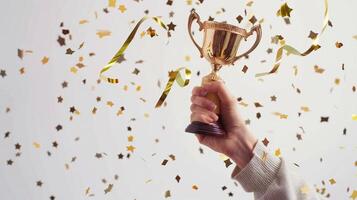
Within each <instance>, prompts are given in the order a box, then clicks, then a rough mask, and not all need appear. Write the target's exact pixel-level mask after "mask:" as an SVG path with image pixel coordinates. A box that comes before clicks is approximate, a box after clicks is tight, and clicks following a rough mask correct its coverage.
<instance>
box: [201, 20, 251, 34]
mask: <svg viewBox="0 0 357 200" xmlns="http://www.w3.org/2000/svg"><path fill="white" fill-rule="evenodd" d="M202 28H203V29H216V30H223V31H228V32H233V33H236V34H238V35H241V36H243V37H247V36H248V32H247V31H246V30H245V29H243V28H240V27H238V26H235V25H232V24H226V23H222V22H216V21H204V22H203V27H202Z"/></svg>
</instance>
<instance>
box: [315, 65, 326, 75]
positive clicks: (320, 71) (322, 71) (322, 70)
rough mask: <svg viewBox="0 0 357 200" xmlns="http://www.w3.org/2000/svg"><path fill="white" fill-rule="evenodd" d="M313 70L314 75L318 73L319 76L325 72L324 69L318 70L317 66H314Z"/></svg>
mask: <svg viewBox="0 0 357 200" xmlns="http://www.w3.org/2000/svg"><path fill="white" fill-rule="evenodd" d="M314 70H315V72H316V73H319V74H322V73H324V71H325V70H324V69H322V68H320V67H319V66H317V65H315V66H314Z"/></svg>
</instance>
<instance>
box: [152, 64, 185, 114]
mask: <svg viewBox="0 0 357 200" xmlns="http://www.w3.org/2000/svg"><path fill="white" fill-rule="evenodd" d="M181 70H185V77H184V78H183V77H182V75H181V73H180V71H181ZM190 78H191V70H190V69H188V68H185V67H180V68H178V69H176V70H175V71H170V72H169V80H168V81H167V84H166V86H165V90H164V92H163V93H162V94H161V97H160V98H159V100H158V101H157V103H156V106H155V108H158V107H160V106H161V105H162V103H164V101H165V99H166V97H167V95H168V94H169V92H170V90H171V87H172V85H173V83H174V82H175V81H176V82H177V84H178V85H179V86H181V87H185V86H186V85H188V84H189V82H190Z"/></svg>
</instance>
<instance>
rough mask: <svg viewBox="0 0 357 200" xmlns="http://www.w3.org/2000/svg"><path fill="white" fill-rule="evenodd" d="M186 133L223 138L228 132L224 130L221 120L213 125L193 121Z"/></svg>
mask: <svg viewBox="0 0 357 200" xmlns="http://www.w3.org/2000/svg"><path fill="white" fill-rule="evenodd" d="M185 131H186V132H189V133H195V134H203V135H212V136H223V135H225V134H226V131H225V130H224V129H223V126H222V123H221V122H220V121H219V120H218V121H216V122H214V123H211V124H207V123H203V122H199V121H193V122H191V124H190V125H188V126H187V127H186V129H185Z"/></svg>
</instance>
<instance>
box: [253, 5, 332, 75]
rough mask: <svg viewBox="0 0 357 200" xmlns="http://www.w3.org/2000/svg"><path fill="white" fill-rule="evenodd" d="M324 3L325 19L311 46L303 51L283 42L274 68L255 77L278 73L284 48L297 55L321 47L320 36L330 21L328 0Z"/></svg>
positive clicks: (302, 54)
mask: <svg viewBox="0 0 357 200" xmlns="http://www.w3.org/2000/svg"><path fill="white" fill-rule="evenodd" d="M324 3H325V12H324V20H323V23H322V29H321V31H320V33H319V34H318V36H317V37H316V38H315V39H313V40H312V44H311V46H310V47H309V48H308V49H307V50H306V51H305V52H303V53H301V52H299V51H298V50H297V49H295V48H294V47H293V46H290V45H287V44H285V42H283V44H282V46H281V47H280V48H279V49H278V51H277V53H276V56H275V64H274V66H273V68H272V69H271V70H270V71H269V72H264V73H258V74H256V75H255V77H261V76H266V75H269V74H273V73H276V72H277V71H278V69H279V67H280V62H281V59H282V58H283V51H284V50H285V51H286V52H287V54H288V55H289V54H293V55H296V56H307V55H309V54H310V53H311V52H313V51H316V50H318V49H319V48H320V47H321V46H320V45H318V42H319V36H321V35H322V33H323V32H325V29H326V27H327V25H328V21H329V12H328V1H327V0H324Z"/></svg>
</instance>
